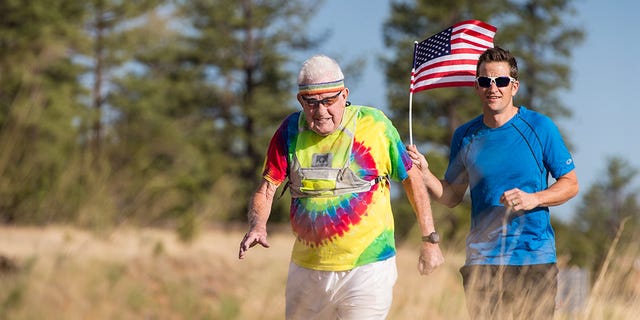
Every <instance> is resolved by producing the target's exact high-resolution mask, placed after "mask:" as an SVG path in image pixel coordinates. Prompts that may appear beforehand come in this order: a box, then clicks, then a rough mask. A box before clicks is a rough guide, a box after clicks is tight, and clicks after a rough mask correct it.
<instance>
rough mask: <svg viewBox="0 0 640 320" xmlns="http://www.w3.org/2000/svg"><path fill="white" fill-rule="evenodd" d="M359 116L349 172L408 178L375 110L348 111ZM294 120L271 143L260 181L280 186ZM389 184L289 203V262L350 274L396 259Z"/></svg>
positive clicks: (392, 133) (396, 143)
mask: <svg viewBox="0 0 640 320" xmlns="http://www.w3.org/2000/svg"><path fill="white" fill-rule="evenodd" d="M350 108H352V109H350ZM347 111H352V112H357V121H356V132H355V138H354V144H353V147H352V150H351V164H350V168H351V170H353V171H354V172H356V173H357V174H358V175H359V176H360V177H362V178H364V179H366V180H372V179H375V178H376V177H378V176H388V177H389V178H390V179H392V180H395V181H401V180H404V179H405V178H407V176H408V175H407V171H408V170H409V168H410V167H411V161H410V159H409V157H408V155H407V153H406V150H405V145H404V144H403V143H402V141H401V139H400V137H399V135H398V132H397V130H396V129H395V128H394V127H393V125H392V124H391V122H390V121H389V119H388V118H387V117H386V116H385V115H384V114H383V113H382V112H381V111H379V110H377V109H374V108H370V107H361V106H349V107H347ZM298 116H299V113H295V114H293V115H291V116H289V117H288V118H287V119H286V120H285V121H284V122H283V123H282V125H281V126H280V128H279V129H278V131H277V132H276V134H275V135H274V137H273V138H272V140H271V143H270V145H269V150H268V153H267V158H266V161H265V169H264V172H263V176H264V178H265V179H267V180H268V181H270V182H272V183H274V184H276V185H279V184H281V183H283V182H284V181H285V180H286V177H287V172H288V171H287V170H288V163H289V160H290V159H291V152H294V150H290V149H292V148H294V147H295V146H296V142H297V139H298V138H299V137H300V132H299V130H298V122H297V121H298ZM389 187H390V186H389V184H388V183H387V182H386V181H383V182H381V183H378V184H375V185H374V186H373V187H372V189H371V190H370V191H368V192H362V193H352V194H344V195H340V196H331V197H318V198H310V197H309V198H293V199H292V200H291V211H290V218H291V226H292V229H293V232H294V234H295V235H296V242H295V244H294V248H293V252H292V260H293V261H294V262H295V263H296V264H298V265H300V266H303V267H306V268H310V269H315V270H328V271H339V270H349V269H352V268H354V267H356V266H359V265H364V264H367V263H372V262H375V261H380V260H384V259H387V258H389V257H391V256H393V255H395V240H394V236H393V229H394V222H393V214H392V212H391V204H390V190H389Z"/></svg>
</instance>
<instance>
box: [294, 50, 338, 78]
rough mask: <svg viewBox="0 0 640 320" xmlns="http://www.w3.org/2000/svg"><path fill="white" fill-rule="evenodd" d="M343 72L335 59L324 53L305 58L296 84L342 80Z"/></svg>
mask: <svg viewBox="0 0 640 320" xmlns="http://www.w3.org/2000/svg"><path fill="white" fill-rule="evenodd" d="M343 79H344V74H343V73H342V70H341V69H340V65H339V64H338V62H336V61H335V60H333V59H331V58H329V57H327V56H325V55H315V56H313V57H311V58H309V59H307V60H306V61H305V62H304V63H303V64H302V67H301V68H300V73H299V74H298V85H305V84H314V83H321V82H330V81H338V80H343Z"/></svg>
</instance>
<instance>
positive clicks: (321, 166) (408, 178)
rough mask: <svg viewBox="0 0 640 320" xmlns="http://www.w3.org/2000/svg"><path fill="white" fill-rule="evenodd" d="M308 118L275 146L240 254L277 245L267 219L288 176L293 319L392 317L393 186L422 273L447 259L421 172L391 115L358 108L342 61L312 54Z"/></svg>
mask: <svg viewBox="0 0 640 320" xmlns="http://www.w3.org/2000/svg"><path fill="white" fill-rule="evenodd" d="M298 89H299V92H298V96H297V98H298V101H299V102H300V105H301V106H302V112H296V113H293V114H291V115H290V116H288V117H287V118H286V119H285V120H284V121H283V122H282V124H281V125H280V127H279V128H278V130H277V131H276V133H275V135H274V136H273V138H272V139H271V143H270V144H269V148H268V152H267V156H266V161H265V167H264V171H263V179H262V182H261V183H260V185H259V186H258V189H257V190H256V192H255V194H254V195H253V197H252V200H251V203H250V208H249V212H248V219H249V232H247V234H246V235H245V236H244V239H242V242H241V243H240V252H239V258H240V259H243V258H244V257H245V255H246V253H247V250H248V249H249V248H251V247H253V246H255V245H256V244H260V245H262V246H263V247H269V243H268V242H267V219H268V217H269V214H270V212H271V205H272V201H273V198H274V194H275V191H276V188H277V187H278V186H279V185H280V184H282V183H283V182H285V180H286V179H288V184H289V185H288V187H289V190H290V192H291V198H292V199H291V212H290V218H291V226H292V229H293V232H294V234H295V235H296V239H295V243H294V246H293V252H292V254H291V263H290V266H289V273H288V278H287V285H286V318H287V319H385V318H386V316H387V314H388V312H389V309H390V306H391V301H392V294H393V286H394V284H395V282H396V278H397V271H396V262H395V255H396V248H395V240H394V220H393V214H392V211H391V197H390V184H389V180H394V181H402V185H403V187H404V189H405V192H406V194H407V196H408V198H409V201H410V202H411V205H412V207H413V209H414V211H415V213H416V216H417V218H418V223H419V226H420V230H421V231H422V235H423V244H422V247H421V252H420V257H419V263H418V269H419V272H420V273H421V274H429V273H431V272H432V271H433V270H434V269H435V268H436V267H438V266H439V265H441V264H442V263H443V262H444V258H443V256H442V253H441V251H440V248H439V245H438V242H439V238H438V236H437V233H436V232H435V227H434V223H433V218H432V214H431V206H430V202H429V197H428V194H427V191H426V188H425V186H424V184H423V183H422V178H421V175H420V172H419V170H417V169H416V168H415V167H413V164H412V162H411V159H410V158H409V156H408V153H407V151H406V147H405V145H404V144H403V143H402V141H401V139H400V137H399V135H398V132H397V130H396V129H395V127H394V126H393V125H392V123H391V122H390V121H389V119H388V118H387V117H386V116H385V115H384V114H383V113H382V112H381V111H379V110H377V109H374V108H371V107H364V106H352V105H350V103H349V102H347V97H348V96H349V89H348V88H346V87H345V85H344V76H343V73H342V71H341V69H340V66H339V65H338V63H337V62H335V61H334V60H333V59H331V58H329V57H327V56H322V55H318V56H313V57H311V58H309V59H308V60H307V61H305V62H304V64H303V65H302V68H301V70H300V73H299V76H298Z"/></svg>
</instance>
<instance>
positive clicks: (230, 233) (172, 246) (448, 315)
mask: <svg viewBox="0 0 640 320" xmlns="http://www.w3.org/2000/svg"><path fill="white" fill-rule="evenodd" d="M283 230H287V229H286V228H283ZM242 234H243V230H240V229H234V228H229V227H220V226H218V227H212V228H208V229H203V230H202V232H201V233H200V236H199V237H198V238H196V239H195V240H194V241H193V242H191V243H189V244H185V243H183V242H181V241H180V240H179V239H178V236H177V235H176V234H175V233H174V232H171V231H163V230H157V229H155V230H153V229H127V228H124V227H122V228H118V229H116V230H114V231H112V232H110V233H108V234H104V233H100V234H93V233H89V232H85V231H80V230H76V229H71V228H66V227H47V228H12V227H0V255H3V256H5V257H7V258H9V259H10V261H11V262H12V263H14V264H15V266H16V268H15V270H4V271H2V273H0V288H2V290H0V318H1V319H266V320H268V319H283V318H284V288H285V281H286V274H287V268H288V265H289V254H290V249H291V245H292V240H293V239H292V235H291V234H290V233H289V232H287V231H281V232H272V233H271V234H270V236H269V239H270V242H271V245H272V247H271V248H269V249H264V248H253V249H252V250H251V251H249V254H248V256H247V258H246V259H245V260H242V261H240V260H238V259H237V249H238V243H239V241H240V239H241V238H242ZM418 245H419V244H418V243H407V244H404V245H402V246H401V247H400V248H399V251H398V257H397V262H398V274H399V276H398V282H397V284H396V286H395V289H394V300H393V306H392V309H391V311H390V314H389V319H463V320H464V319H468V316H467V313H466V308H465V301H464V293H463V290H462V284H461V283H462V280H461V277H460V274H459V272H458V269H459V267H460V266H461V265H462V263H463V261H464V256H463V254H462V253H459V252H445V257H446V259H447V262H446V264H445V265H444V266H443V267H441V268H440V269H438V270H437V271H436V272H435V273H433V274H431V275H429V276H420V275H419V274H418V272H417V267H416V266H417V255H418ZM637 258H638V250H637V249H636V250H627V251H624V252H620V253H619V254H617V255H615V257H613V258H612V261H613V262H615V263H613V262H612V263H611V264H610V268H609V269H608V271H607V273H606V274H604V275H603V277H602V278H601V279H600V280H599V281H601V282H600V285H599V288H600V289H598V290H597V292H592V296H591V300H589V301H591V302H592V305H591V307H590V309H589V310H586V306H583V308H582V309H580V310H578V312H575V313H571V314H569V313H565V312H562V311H559V312H558V313H557V317H556V318H557V319H563V320H564V319H567V320H568V319H637V315H638V314H640V299H639V294H640V284H639V283H640V282H638V281H639V280H640V275H639V274H640V271H639V270H638V260H637ZM633 281H635V283H633ZM621 286H623V287H621ZM594 295H596V296H594Z"/></svg>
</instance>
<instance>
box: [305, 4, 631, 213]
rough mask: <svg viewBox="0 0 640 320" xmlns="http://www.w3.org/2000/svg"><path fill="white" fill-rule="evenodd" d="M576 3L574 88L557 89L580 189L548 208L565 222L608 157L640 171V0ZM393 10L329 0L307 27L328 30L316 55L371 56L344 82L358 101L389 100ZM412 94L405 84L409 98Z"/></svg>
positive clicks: (348, 58)
mask: <svg viewBox="0 0 640 320" xmlns="http://www.w3.org/2000/svg"><path fill="white" fill-rule="evenodd" d="M362 8H367V9H366V10H362ZM575 8H576V9H577V14H576V16H575V17H573V18H572V20H575V21H576V22H577V23H578V25H579V26H582V27H583V29H584V31H585V40H584V41H583V43H582V44H580V45H579V46H577V47H576V48H575V49H574V50H573V52H572V59H571V70H572V77H571V88H570V89H569V90H565V91H562V92H560V94H559V97H560V100H561V101H562V103H563V104H564V105H565V106H566V107H567V108H569V109H571V110H572V112H573V116H572V117H571V118H570V119H562V120H558V121H557V122H556V123H557V124H558V126H560V127H562V129H563V132H564V133H565V134H566V136H567V138H568V139H569V140H570V141H571V143H572V144H573V150H572V154H573V157H574V161H575V164H576V172H577V175H578V181H579V183H580V193H579V194H578V196H576V197H575V198H573V199H571V200H570V201H569V202H567V203H565V204H563V205H560V206H557V207H553V208H552V209H551V213H552V215H555V216H556V217H558V218H560V219H562V220H565V221H568V220H570V219H571V218H572V217H573V215H574V213H575V211H576V210H577V206H578V204H579V203H580V202H581V201H582V195H583V194H584V193H586V191H587V190H588V188H589V187H590V186H591V185H593V184H594V183H596V182H597V181H599V180H600V179H601V176H602V175H604V174H605V172H606V167H607V159H608V158H610V157H614V156H615V157H620V158H622V159H624V160H626V161H627V162H628V164H629V165H630V166H631V167H633V168H636V169H638V170H640V146H638V145H635V143H634V142H635V139H634V138H633V137H634V136H636V137H638V133H637V132H636V131H635V130H634V127H635V126H636V125H637V124H636V122H638V119H639V118H640V106H638V104H640V80H638V77H639V75H640V59H639V57H640V42H638V41H637V40H638V39H640V37H639V36H638V33H637V25H636V24H635V23H634V22H635V19H637V13H638V12H640V1H636V0H619V1H599V0H577V1H575ZM388 16H389V1H381V0H375V1H371V0H348V1H342V0H325V2H324V5H323V6H322V7H321V8H320V10H319V11H318V12H317V13H316V14H315V16H314V18H313V19H312V20H311V21H310V22H309V31H312V32H322V31H327V30H328V31H329V32H330V34H329V36H328V38H325V39H324V40H323V41H322V42H321V43H322V45H320V47H319V48H318V49H317V52H315V53H323V54H327V55H329V56H332V57H334V58H335V59H336V60H337V61H338V62H339V63H341V64H347V63H349V62H352V61H354V60H355V59H356V58H361V57H363V56H365V55H366V56H368V57H369V58H368V60H367V65H366V68H365V69H364V71H363V74H362V76H361V78H360V79H359V81H358V82H357V83H349V82H348V81H346V82H347V85H348V86H349V89H350V92H349V100H350V101H351V102H353V103H354V104H360V105H363V104H364V105H371V106H375V107H378V108H380V109H383V110H384V108H385V105H386V104H387V102H386V93H385V92H386V87H385V78H384V73H383V70H382V69H381V66H380V65H379V64H378V62H377V57H378V56H380V55H383V54H385V48H384V44H383V39H382V25H383V23H384V21H385V20H386V19H387V18H388ZM336 22H337V23H336ZM446 27H447V26H443V27H442V29H444V28H446ZM499 32H500V30H499V26H498V33H499ZM428 36H430V35H425V38H426V37H428ZM416 40H418V41H420V40H423V39H416ZM409 50H410V51H411V52H412V50H413V49H409ZM387 52H388V51H387ZM516 58H517V57H516ZM408 68H409V67H408ZM409 72H410V69H407V79H408V78H409ZM347 80H348V79H347ZM407 81H408V80H407ZM408 94H409V93H408V88H407V101H408ZM515 102H516V104H517V99H516V101H515ZM407 107H408V103H407ZM414 107H415V106H414ZM478 111H480V110H478ZM414 125H415V124H414ZM406 140H407V143H408V140H409V139H408V137H407V139H406ZM422 151H423V152H425V151H426V152H428V150H422ZM636 180H640V177H638V178H637V179H636ZM633 186H634V187H637V186H638V181H634V184H633Z"/></svg>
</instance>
